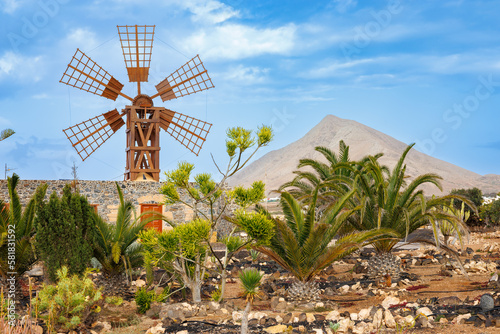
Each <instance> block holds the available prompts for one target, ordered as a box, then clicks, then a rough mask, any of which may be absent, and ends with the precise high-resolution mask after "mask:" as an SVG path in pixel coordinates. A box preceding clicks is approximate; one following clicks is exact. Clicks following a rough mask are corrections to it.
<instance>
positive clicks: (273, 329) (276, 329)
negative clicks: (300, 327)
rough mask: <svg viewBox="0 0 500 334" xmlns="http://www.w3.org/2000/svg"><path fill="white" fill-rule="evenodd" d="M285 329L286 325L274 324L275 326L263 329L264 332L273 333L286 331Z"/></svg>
mask: <svg viewBox="0 0 500 334" xmlns="http://www.w3.org/2000/svg"><path fill="white" fill-rule="evenodd" d="M287 329H288V326H286V325H275V326H271V327H267V328H264V331H265V332H266V333H270V334H273V333H283V332H286V330H287Z"/></svg>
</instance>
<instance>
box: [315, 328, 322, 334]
mask: <svg viewBox="0 0 500 334" xmlns="http://www.w3.org/2000/svg"><path fill="white" fill-rule="evenodd" d="M313 331H314V332H316V334H323V330H322V329H321V328H313Z"/></svg>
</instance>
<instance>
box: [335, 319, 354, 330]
mask: <svg viewBox="0 0 500 334" xmlns="http://www.w3.org/2000/svg"><path fill="white" fill-rule="evenodd" d="M339 323H340V326H339V329H338V330H337V332H338V333H348V332H349V331H350V330H352V328H353V327H354V321H352V320H351V319H348V318H344V319H342V320H340V321H339Z"/></svg>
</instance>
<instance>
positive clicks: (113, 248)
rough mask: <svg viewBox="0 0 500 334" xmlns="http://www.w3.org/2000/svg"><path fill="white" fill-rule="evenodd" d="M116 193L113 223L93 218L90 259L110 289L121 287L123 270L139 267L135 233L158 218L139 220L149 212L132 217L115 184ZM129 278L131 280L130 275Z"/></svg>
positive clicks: (138, 250)
mask: <svg viewBox="0 0 500 334" xmlns="http://www.w3.org/2000/svg"><path fill="white" fill-rule="evenodd" d="M116 190H117V192H118V198H119V200H120V205H119V206H118V214H117V217H116V222H115V223H114V224H110V223H108V222H106V221H105V220H104V219H103V218H102V217H100V216H98V215H97V214H95V217H96V228H97V235H96V243H95V247H94V257H95V259H96V260H97V261H98V262H99V263H100V264H101V266H102V271H103V274H104V275H105V277H106V279H108V280H109V281H110V283H111V284H112V285H116V286H113V288H119V286H120V285H121V283H122V277H121V276H122V274H123V273H124V272H125V273H126V272H127V268H128V269H129V271H131V270H132V268H136V267H138V266H140V265H142V263H143V257H142V245H141V244H140V243H137V242H136V241H137V238H138V237H139V232H140V231H142V230H143V229H144V227H145V226H146V225H147V224H148V223H149V222H151V221H152V220H153V219H157V218H158V217H156V215H154V214H153V215H151V217H150V218H147V219H143V216H144V215H147V214H150V213H149V212H145V213H143V214H142V215H140V216H139V217H135V211H134V206H133V204H132V202H130V201H126V200H125V199H124V198H123V192H122V190H121V188H120V186H119V185H118V183H117V184H116ZM129 276H130V278H131V275H130V274H129Z"/></svg>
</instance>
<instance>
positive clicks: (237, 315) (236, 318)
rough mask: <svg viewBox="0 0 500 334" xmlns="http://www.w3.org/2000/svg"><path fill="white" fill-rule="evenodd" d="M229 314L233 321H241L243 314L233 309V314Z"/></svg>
mask: <svg viewBox="0 0 500 334" xmlns="http://www.w3.org/2000/svg"><path fill="white" fill-rule="evenodd" d="M231 316H232V317H233V321H234V322H238V321H241V318H243V314H242V313H241V312H238V311H233V314H231Z"/></svg>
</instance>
